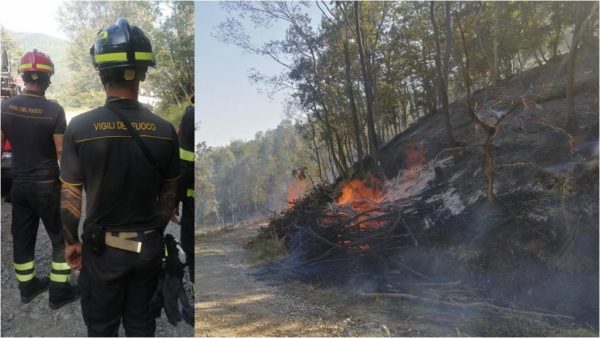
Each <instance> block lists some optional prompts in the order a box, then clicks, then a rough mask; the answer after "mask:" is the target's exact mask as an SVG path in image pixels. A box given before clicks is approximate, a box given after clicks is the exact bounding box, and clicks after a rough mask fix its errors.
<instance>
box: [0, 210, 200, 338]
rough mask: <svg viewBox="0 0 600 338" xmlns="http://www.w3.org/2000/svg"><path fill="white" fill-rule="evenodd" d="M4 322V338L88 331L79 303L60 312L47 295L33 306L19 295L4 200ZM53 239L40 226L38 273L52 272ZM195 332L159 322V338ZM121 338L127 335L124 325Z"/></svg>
mask: <svg viewBox="0 0 600 338" xmlns="http://www.w3.org/2000/svg"><path fill="white" fill-rule="evenodd" d="M1 212H2V216H1V220H2V227H1V229H2V235H1V248H2V256H1V257H2V273H1V277H0V278H1V281H2V283H1V291H2V299H1V300H2V321H1V326H2V328H1V336H3V337H10V336H34V337H35V336H50V337H85V336H87V330H86V327H85V324H84V322H83V318H82V316H81V307H80V303H79V301H77V302H73V303H71V304H68V305H65V306H63V307H61V308H60V309H58V310H51V309H50V308H49V307H48V292H44V293H42V294H41V295H39V296H37V297H36V298H35V299H34V300H33V301H32V302H31V303H28V304H22V303H21V299H20V296H19V289H18V282H17V280H16V278H15V276H14V270H13V253H12V244H13V242H12V236H11V234H10V224H11V204H10V203H6V202H5V201H4V199H2V205H1ZM167 232H171V233H173V234H174V235H176V238H179V230H178V226H176V225H174V224H169V227H168V228H167ZM51 252H52V249H51V244H50V238H49V237H48V234H47V233H46V231H45V229H44V227H43V225H42V224H41V223H40V227H39V229H38V236H37V242H36V248H35V256H36V261H35V264H36V273H37V274H38V275H40V276H48V274H49V272H50V258H51V257H50V256H51ZM77 276H78V274H77V273H76V272H74V273H73V275H72V277H73V280H74V281H75V282H76V281H77ZM193 333H194V329H193V328H192V327H191V326H189V325H187V324H185V323H180V324H179V325H177V327H173V326H172V325H171V324H169V323H168V322H167V320H166V318H165V316H164V313H163V316H162V317H161V318H159V319H158V320H157V327H156V336H157V337H190V336H192V335H193ZM119 335H120V336H124V331H123V327H122V326H121V328H120V332H119Z"/></svg>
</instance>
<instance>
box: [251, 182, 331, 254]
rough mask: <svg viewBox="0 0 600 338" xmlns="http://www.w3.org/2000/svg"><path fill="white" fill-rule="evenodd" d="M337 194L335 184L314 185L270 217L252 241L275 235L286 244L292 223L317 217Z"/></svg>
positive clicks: (299, 222)
mask: <svg viewBox="0 0 600 338" xmlns="http://www.w3.org/2000/svg"><path fill="white" fill-rule="evenodd" d="M339 194H340V192H339V190H338V189H337V185H336V184H317V185H315V186H314V187H313V188H311V190H310V191H309V192H308V193H307V194H306V195H305V196H304V197H303V198H301V199H299V200H297V201H296V202H295V203H294V205H293V206H292V207H291V208H288V209H287V210H285V211H282V212H281V214H280V215H279V216H277V217H274V218H272V219H271V222H270V223H269V225H268V227H266V228H261V229H260V230H259V233H258V235H257V236H256V237H255V238H254V239H253V241H254V240H256V241H260V240H267V239H271V238H274V237H275V238H277V239H283V240H285V241H286V244H287V243H288V241H289V235H290V233H291V232H292V230H293V225H295V224H302V223H306V222H310V221H311V220H313V219H315V218H316V217H318V215H319V214H321V213H322V212H323V211H324V210H325V208H326V206H327V204H328V203H330V202H331V201H334V200H335V199H336V198H337V196H338V195H339Z"/></svg>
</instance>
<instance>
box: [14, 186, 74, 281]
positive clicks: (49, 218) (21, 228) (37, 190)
mask: <svg viewBox="0 0 600 338" xmlns="http://www.w3.org/2000/svg"><path fill="white" fill-rule="evenodd" d="M11 199H12V224H11V233H12V236H13V255H14V263H15V272H16V274H17V279H18V280H19V282H27V281H28V280H31V279H32V278H33V277H34V276H35V270H34V259H35V242H36V239H37V232H38V227H39V224H40V219H41V220H42V222H43V224H44V227H45V228H46V232H47V233H48V236H49V237H50V241H51V242H52V270H51V273H50V280H51V281H52V282H55V283H64V282H67V281H68V279H69V276H70V273H71V270H70V269H69V268H68V266H67V265H66V264H65V252H64V248H65V244H64V239H63V231H62V223H61V219H60V182H59V181H58V180H52V181H48V182H14V183H13V186H12V190H11Z"/></svg>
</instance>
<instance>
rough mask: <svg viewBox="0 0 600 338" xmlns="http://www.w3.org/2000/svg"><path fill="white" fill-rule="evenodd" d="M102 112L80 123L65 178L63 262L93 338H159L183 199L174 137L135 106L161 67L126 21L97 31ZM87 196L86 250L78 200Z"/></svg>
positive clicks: (68, 141) (68, 136)
mask: <svg viewBox="0 0 600 338" xmlns="http://www.w3.org/2000/svg"><path fill="white" fill-rule="evenodd" d="M90 54H91V57H92V62H93V65H94V67H95V68H96V69H97V70H98V74H99V76H100V80H101V82H102V85H103V87H104V90H105V92H106V102H105V104H104V106H102V107H98V108H96V109H93V110H91V111H89V112H86V113H83V114H81V115H79V116H76V117H74V118H73V120H72V121H71V122H70V124H69V127H68V128H67V130H66V133H65V139H64V151H63V160H62V163H61V170H60V179H61V181H62V190H61V214H62V218H63V224H64V227H65V240H66V242H67V246H66V251H65V255H66V257H67V262H68V263H69V265H70V266H71V267H73V268H76V269H78V270H80V271H81V274H80V276H79V286H80V288H81V295H82V296H81V311H82V314H83V319H84V322H85V324H86V326H87V331H88V335H89V336H108V337H110V336H116V335H117V333H118V328H119V325H120V323H121V321H122V323H123V327H124V329H125V334H126V335H127V336H153V335H154V332H155V329H156V322H155V315H156V314H155V313H152V312H151V311H149V307H148V305H149V302H150V299H151V297H152V295H153V293H154V292H155V290H156V287H157V282H158V275H159V272H160V271H161V259H162V252H163V246H162V232H163V231H164V228H165V227H166V225H167V224H168V222H169V219H170V217H171V213H172V211H173V208H174V207H175V202H176V199H177V196H176V194H177V178H178V176H179V143H178V140H177V133H176V131H175V128H173V126H172V125H171V124H169V123H168V122H167V121H165V120H163V119H162V118H160V117H158V116H157V115H154V114H153V113H152V112H151V111H150V110H149V109H148V108H146V107H145V106H144V105H142V104H141V103H139V102H138V93H139V86H140V82H141V81H144V80H145V78H146V72H147V70H148V67H154V66H155V61H154V54H153V52H152V45H151V42H150V40H149V39H148V37H146V35H145V33H144V32H143V31H142V29H140V28H139V27H137V26H134V25H130V24H129V23H128V22H127V20H125V19H122V18H119V19H117V21H116V23H115V24H113V25H110V26H108V27H106V28H104V29H102V30H100V31H99V33H98V35H97V36H96V40H95V43H94V45H93V46H92V48H91V49H90ZM82 188H83V189H85V193H86V217H85V221H84V224H83V234H82V239H83V243H81V242H80V241H79V235H78V223H79V218H80V215H81V192H82Z"/></svg>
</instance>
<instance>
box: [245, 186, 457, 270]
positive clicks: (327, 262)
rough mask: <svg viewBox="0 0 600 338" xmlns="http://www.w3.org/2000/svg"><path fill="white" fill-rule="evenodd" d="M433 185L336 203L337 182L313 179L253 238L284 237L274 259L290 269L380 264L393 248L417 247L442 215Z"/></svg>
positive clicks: (340, 267) (329, 268) (444, 215)
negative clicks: (280, 254)
mask: <svg viewBox="0 0 600 338" xmlns="http://www.w3.org/2000/svg"><path fill="white" fill-rule="evenodd" d="M437 191H439V189H436V188H433V189H427V190H426V191H424V192H423V193H421V194H418V195H415V196H412V197H411V198H409V199H405V200H403V201H393V202H392V201H388V202H380V203H374V202H371V201H368V200H355V201H352V202H350V203H347V204H336V203H335V201H336V199H337V197H338V196H339V195H340V192H339V189H338V188H337V186H336V185H335V184H332V185H318V186H316V187H314V188H313V189H312V190H311V191H310V192H309V193H308V194H307V195H306V196H305V197H304V198H302V199H300V200H298V201H297V202H296V203H295V204H294V206H293V207H292V208H290V209H288V210H286V211H284V212H282V214H281V215H280V216H279V217H275V218H273V219H272V220H271V222H270V223H269V226H268V227H266V228H262V229H261V230H260V232H259V234H258V236H256V237H255V238H254V239H253V241H257V240H264V239H272V238H274V237H276V238H278V239H283V240H284V243H285V245H286V247H287V251H288V257H287V259H284V260H283V261H281V262H279V263H280V264H282V265H286V266H280V268H287V269H290V270H303V271H304V272H306V271H309V270H310V269H308V270H307V269H305V268H306V267H309V266H313V267H315V266H317V265H318V266H323V267H324V268H325V270H329V271H325V273H326V274H329V273H332V274H337V275H338V276H340V274H339V273H340V272H344V273H347V272H357V270H362V268H361V266H378V265H385V264H387V263H388V257H390V255H391V254H392V253H395V252H397V251H398V250H400V249H403V248H409V247H418V246H419V245H420V244H419V243H420V242H421V240H422V239H423V238H424V237H426V236H428V234H429V233H430V230H431V229H432V228H433V227H434V226H435V224H437V223H439V221H440V219H442V218H445V217H446V216H447V214H446V213H445V211H444V210H445V208H444V207H443V205H442V204H443V202H442V201H441V200H433V201H432V200H431V196H432V195H434V194H435V193H436V192H437ZM331 263H334V264H331ZM332 267H334V268H332ZM336 267H337V268H336ZM318 270H320V269H318ZM336 270H337V271H336ZM314 272H317V271H314ZM321 272H323V271H319V273H318V274H321ZM340 277H341V276H340Z"/></svg>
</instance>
